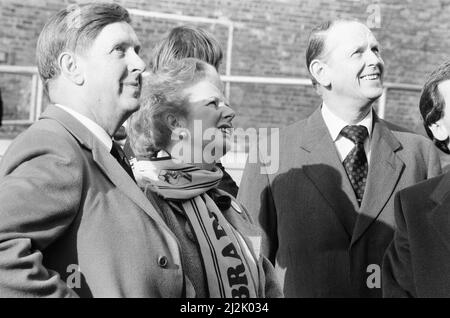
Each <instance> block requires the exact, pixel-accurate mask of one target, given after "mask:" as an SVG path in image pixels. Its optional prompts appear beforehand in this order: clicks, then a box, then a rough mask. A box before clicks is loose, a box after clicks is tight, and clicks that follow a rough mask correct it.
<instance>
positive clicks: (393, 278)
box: [382, 191, 416, 298]
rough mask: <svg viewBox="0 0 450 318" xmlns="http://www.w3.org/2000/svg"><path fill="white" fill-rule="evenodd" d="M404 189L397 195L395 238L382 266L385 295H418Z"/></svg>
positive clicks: (388, 296) (395, 296) (387, 296)
mask: <svg viewBox="0 0 450 318" xmlns="http://www.w3.org/2000/svg"><path fill="white" fill-rule="evenodd" d="M401 194H402V191H400V192H399V193H397V195H396V197H395V221H396V224H397V229H396V231H395V234H394V239H393V241H392V242H391V244H390V245H389V247H388V248H387V250H386V253H385V255H384V259H383V268H382V289H383V297H386V298H390V297H394V298H397V297H416V291H415V287H414V277H413V268H412V266H411V251H410V245H409V241H408V227H407V223H406V220H405V215H404V211H403V210H402V200H401Z"/></svg>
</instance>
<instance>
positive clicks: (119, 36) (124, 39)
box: [95, 22, 140, 46]
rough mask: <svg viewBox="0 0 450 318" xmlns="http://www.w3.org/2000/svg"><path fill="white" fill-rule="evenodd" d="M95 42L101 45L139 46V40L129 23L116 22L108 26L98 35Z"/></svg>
mask: <svg viewBox="0 0 450 318" xmlns="http://www.w3.org/2000/svg"><path fill="white" fill-rule="evenodd" d="M95 42H97V43H99V44H110V43H112V42H114V43H128V44H130V45H134V46H139V45H140V42H139V39H138V37H137V35H136V33H135V32H134V30H133V28H132V27H131V25H129V24H128V23H127V22H115V23H111V24H108V25H106V26H105V27H104V28H103V29H102V30H101V31H100V33H99V34H98V36H97V38H96V39H95Z"/></svg>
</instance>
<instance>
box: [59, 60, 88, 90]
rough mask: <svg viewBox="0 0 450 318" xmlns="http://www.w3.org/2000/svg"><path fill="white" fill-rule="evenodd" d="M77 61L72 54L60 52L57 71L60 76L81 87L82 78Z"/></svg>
mask: <svg viewBox="0 0 450 318" xmlns="http://www.w3.org/2000/svg"><path fill="white" fill-rule="evenodd" d="M77 62H79V60H78V59H77V57H76V55H75V54H74V53H72V52H62V53H61V54H60V55H59V58H58V65H59V69H60V70H61V75H63V76H64V77H66V78H67V79H69V80H70V81H72V82H73V83H75V84H76V85H83V83H84V76H83V72H82V71H81V67H80V65H79V63H77Z"/></svg>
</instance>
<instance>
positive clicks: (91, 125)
mask: <svg viewBox="0 0 450 318" xmlns="http://www.w3.org/2000/svg"><path fill="white" fill-rule="evenodd" d="M54 105H55V106H58V107H59V108H61V109H63V110H65V111H66V112H68V113H69V114H70V115H72V116H73V117H75V119H77V120H78V121H79V122H80V123H82V124H83V125H84V126H85V127H86V128H87V129H88V130H89V131H90V132H91V133H93V134H94V136H95V137H97V138H98V139H99V140H100V141H101V143H102V144H104V145H105V146H106V148H107V149H108V150H111V148H112V139H111V137H110V136H109V135H108V133H107V132H106V131H105V130H104V129H103V128H102V127H100V126H99V125H98V124H97V123H96V122H94V121H93V120H92V119H90V118H88V117H86V116H84V115H82V114H80V113H79V112H77V111H75V110H73V109H71V108H69V107H67V106H63V105H61V104H54Z"/></svg>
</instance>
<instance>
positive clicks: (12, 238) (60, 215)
mask: <svg viewBox="0 0 450 318" xmlns="http://www.w3.org/2000/svg"><path fill="white" fill-rule="evenodd" d="M74 142H75V141H74ZM74 151H75V150H74V149H73V147H71V146H69V144H68V142H67V141H66V140H62V139H61V138H60V137H58V136H56V135H55V134H54V133H49V132H43V131H37V132H36V131H34V132H33V133H31V134H28V135H27V136H26V137H25V138H21V139H20V140H19V141H17V142H15V143H14V144H12V145H11V147H10V148H9V150H8V152H7V154H6V155H5V157H3V159H2V162H1V165H0V178H1V179H0V202H1V203H0V220H1V222H0V295H1V296H2V297H77V295H76V293H75V292H73V291H72V290H71V289H70V288H69V287H68V286H67V285H66V283H65V282H64V281H62V280H61V279H60V276H59V274H58V273H56V272H55V271H52V270H51V269H48V268H45V267H44V265H43V252H42V251H44V250H45V249H46V247H47V246H49V245H50V244H52V242H54V241H55V240H56V239H57V238H58V237H59V236H61V235H62V234H63V233H64V232H65V230H66V229H67V228H68V227H69V226H70V224H71V222H72V221H73V219H74V218H75V216H76V214H77V211H78V208H79V206H78V205H79V202H80V197H81V195H82V186H83V176H82V174H83V173H82V168H81V162H80V160H76V158H77V157H76V155H75V153H74Z"/></svg>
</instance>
